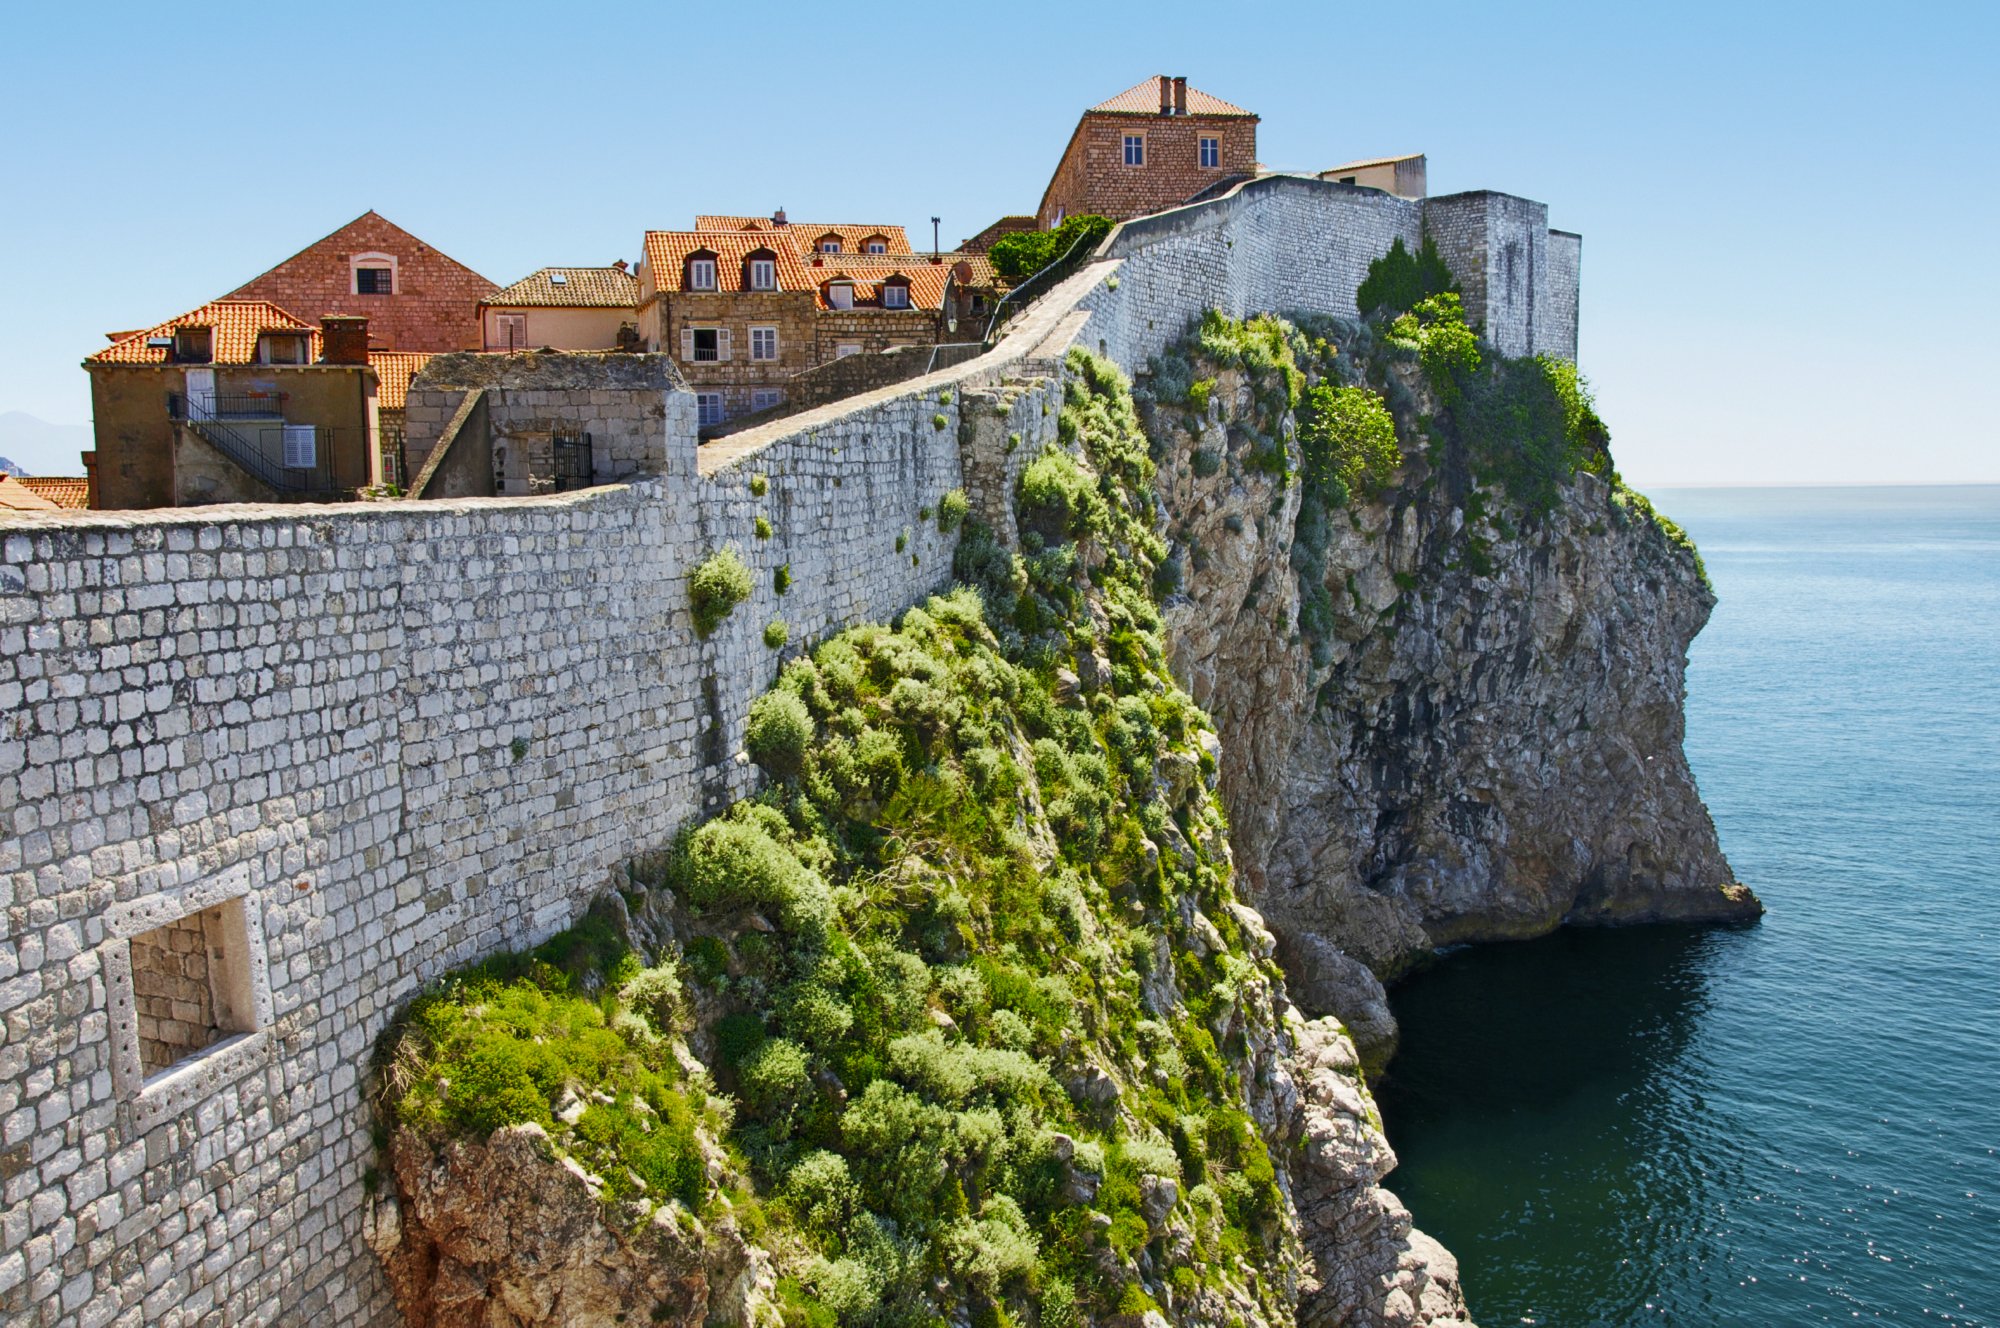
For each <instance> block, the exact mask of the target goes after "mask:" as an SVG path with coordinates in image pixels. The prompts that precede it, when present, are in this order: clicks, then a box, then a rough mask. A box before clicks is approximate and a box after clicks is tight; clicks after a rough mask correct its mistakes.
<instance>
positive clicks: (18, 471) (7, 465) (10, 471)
mask: <svg viewBox="0 0 2000 1328" xmlns="http://www.w3.org/2000/svg"><path fill="white" fill-rule="evenodd" d="M27 473H28V472H27V471H25V470H23V469H22V468H21V467H19V466H17V465H15V464H14V463H13V462H11V461H9V460H8V459H7V458H6V457H0V475H25V474H27Z"/></svg>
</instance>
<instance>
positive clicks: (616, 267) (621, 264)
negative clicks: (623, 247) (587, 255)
mask: <svg viewBox="0 0 2000 1328" xmlns="http://www.w3.org/2000/svg"><path fill="white" fill-rule="evenodd" d="M611 270H612V271H613V272H623V271H624V270H625V260H624V259H622V258H621V259H619V260H618V261H617V262H615V263H613V264H612V265H611Z"/></svg>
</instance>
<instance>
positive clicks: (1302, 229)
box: [1083, 176, 1423, 367]
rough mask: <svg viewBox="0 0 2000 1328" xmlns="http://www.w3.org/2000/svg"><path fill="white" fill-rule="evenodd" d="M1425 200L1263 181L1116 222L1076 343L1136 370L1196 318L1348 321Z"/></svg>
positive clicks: (1411, 232)
mask: <svg viewBox="0 0 2000 1328" xmlns="http://www.w3.org/2000/svg"><path fill="white" fill-rule="evenodd" d="M1422 234H1423V204H1422V203H1421V202H1419V201H1418V200H1415V199H1405V198H1396V197H1394V196H1392V195H1389V194H1385V193H1382V192H1381V191H1379V190H1374V189H1361V188H1357V187H1355V186H1353V185H1342V184H1334V183H1330V182H1327V181H1321V180H1312V179H1302V178H1298V177H1293V176H1271V177H1267V178H1264V179H1259V180H1253V181H1251V182H1249V183H1248V184H1245V185H1243V186H1241V187H1239V188H1238V189H1236V190H1234V191H1232V192H1231V193H1229V194H1226V195H1224V196H1223V197H1222V198H1219V199H1215V200H1213V201H1211V202H1207V203H1200V204H1195V205H1193V206H1190V207H1185V208H1178V209H1176V210H1174V211H1172V212H1164V213H1160V214H1158V215H1156V216H1151V217H1141V218H1139V219H1138V220H1136V221H1129V222H1126V223H1125V224H1124V225H1123V226H1121V227H1120V228H1119V229H1118V230H1117V231H1116V232H1115V233H1114V234H1113V235H1112V237H1111V239H1110V241H1109V242H1108V244H1107V246H1106V249H1105V255H1106V257H1108V258H1116V259H1121V260H1123V262H1122V263H1121V266H1120V268H1119V270H1118V271H1117V272H1116V273H1113V274H1111V275H1113V276H1115V278H1116V281H1117V285H1116V286H1115V287H1112V286H1109V285H1108V284H1105V285H1100V286H1099V288H1098V289H1097V290H1095V291H1093V292H1092V293H1091V294H1090V295H1089V296H1088V297H1087V298H1086V299H1085V300H1084V302H1083V307H1086V308H1089V309H1090V310H1091V311H1092V314H1093V316H1092V318H1091V321H1090V326H1089V328H1088V329H1087V331H1086V332H1085V338H1084V339H1085V342H1086V344H1088V345H1091V346H1092V347H1093V348H1094V349H1097V350H1098V351H1099V352H1100V353H1103V354H1106V355H1109V356H1111V357H1112V358H1114V359H1116V360H1117V361H1118V362H1119V363H1120V364H1123V365H1126V366H1128V367H1135V366H1143V365H1144V363H1145V361H1146V357H1147V356H1149V355H1153V354H1157V353H1158V352H1159V350H1160V349H1161V348H1162V347H1163V346H1165V345H1166V344H1167V343H1168V342H1170V341H1172V340H1174V339H1175V338H1177V337H1178V336H1180V334H1181V333H1182V332H1183V331H1184V330H1185V329H1186V327H1187V325H1188V323H1189V322H1190V321H1191V320H1192V319H1194V318H1198V317H1200V315H1201V313H1202V311H1204V310H1206V309H1210V308H1215V309H1221V310H1222V311H1223V312H1225V313H1227V314H1229V315H1230V316H1231V317H1236V318H1241V317H1244V316H1246V315H1248V314H1253V313H1264V312H1278V313H1287V312H1292V311H1313V312H1319V313H1329V314H1341V315H1345V316H1348V317H1353V316H1354V315H1355V313H1356V310H1355V308H1354V290H1355V288H1356V287H1357V286H1359V285H1360V284H1361V282H1362V279H1363V278H1365V277H1366V276H1367V275H1368V264H1369V263H1371V262H1373V261H1374V260H1375V259H1376V258H1378V257H1379V256H1381V255H1382V254H1383V253H1385V252H1387V251H1388V249H1389V246H1390V245H1391V244H1392V243H1393V242H1394V241H1395V240H1397V239H1398V238H1400V239H1401V240H1402V241H1403V243H1404V244H1406V245H1409V246H1410V247H1412V248H1414V247H1415V246H1416V245H1418V244H1419V243H1421V241H1422Z"/></svg>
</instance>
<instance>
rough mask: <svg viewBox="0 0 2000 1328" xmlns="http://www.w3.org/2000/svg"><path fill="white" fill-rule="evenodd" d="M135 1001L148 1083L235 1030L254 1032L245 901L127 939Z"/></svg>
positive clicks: (222, 905)
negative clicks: (129, 946) (157, 1075)
mask: <svg viewBox="0 0 2000 1328" xmlns="http://www.w3.org/2000/svg"><path fill="white" fill-rule="evenodd" d="M132 1004H133V1014H134V1016H135V1018H136V1019H137V1021H138V1030H137V1031H138V1039H139V1063H140V1066H141V1068H142V1070H143V1072H144V1074H145V1076H146V1077H147V1078H149V1079H150V1078H151V1077H153V1076H154V1075H156V1074H158V1073H160V1072H161V1071H162V1070H168V1069H171V1068H173V1067H174V1066H175V1065H177V1064H179V1063H180V1062H182V1061H184V1060H187V1059H188V1058H189V1057H191V1056H195V1055H198V1054H199V1053H201V1052H204V1051H207V1050H208V1049H209V1048H210V1047H213V1046H214V1045H215V1044H216V1043H218V1042H221V1041H224V1040H225V1039H227V1038H230V1037H234V1036H235V1035H236V1034H238V1033H250V1032H254V1031H256V1028H257V1017H256V1011H255V1001H254V1000H253V999H252V988H251V978H250V955H249V942H248V937H247V935H246V928H245V926H244V922H243V901H242V900H240V899H233V900H230V901H228V902H227V903H222V904H217V905H215V906H213V907H211V908H205V909H202V910H201V911H200V912H199V913H190V914H189V915H187V916H186V917H184V918H177V919H175V920H174V921H172V922H169V923H168V924H166V925H165V926H164V927H156V928H154V929H153V930H151V931H147V932H141V933H139V934H138V935H136V936H134V937H133V938H132Z"/></svg>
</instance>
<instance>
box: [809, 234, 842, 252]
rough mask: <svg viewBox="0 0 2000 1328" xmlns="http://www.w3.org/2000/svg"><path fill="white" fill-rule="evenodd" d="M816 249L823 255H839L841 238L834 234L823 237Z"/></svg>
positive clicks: (820, 238)
mask: <svg viewBox="0 0 2000 1328" xmlns="http://www.w3.org/2000/svg"><path fill="white" fill-rule="evenodd" d="M814 247H815V248H817V249H818V250H819V251H820V252H821V253H823V254H837V253H839V252H840V237H839V236H838V235H832V234H828V235H822V236H820V237H819V240H818V242H817V243H816V244H815V246H814Z"/></svg>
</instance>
